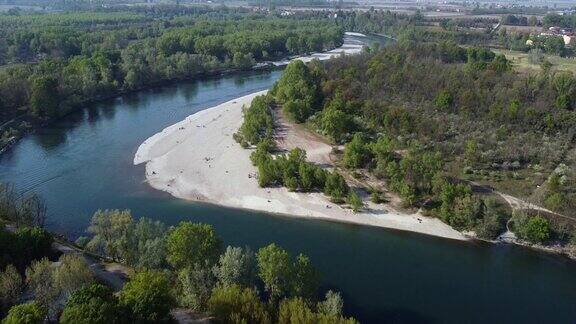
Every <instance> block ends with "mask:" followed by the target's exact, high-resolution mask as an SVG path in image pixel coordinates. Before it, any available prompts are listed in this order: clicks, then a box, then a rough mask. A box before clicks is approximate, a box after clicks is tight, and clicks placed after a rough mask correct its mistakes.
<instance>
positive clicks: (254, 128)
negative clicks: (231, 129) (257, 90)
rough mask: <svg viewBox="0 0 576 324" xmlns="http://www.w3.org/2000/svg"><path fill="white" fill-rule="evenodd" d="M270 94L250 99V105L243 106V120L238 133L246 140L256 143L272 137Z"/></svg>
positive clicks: (272, 123)
mask: <svg viewBox="0 0 576 324" xmlns="http://www.w3.org/2000/svg"><path fill="white" fill-rule="evenodd" d="M271 104H272V98H271V97H270V96H258V97H256V98H254V99H253V100H252V103H251V104H250V107H248V108H244V110H243V112H244V121H243V122H242V126H240V130H239V131H238V134H239V135H240V136H241V138H242V139H243V140H245V141H246V142H248V143H250V144H253V145H256V144H259V143H261V142H263V141H266V140H268V143H269V140H270V139H271V138H272V133H273V130H274V121H273V120H272V113H271V111H270V105H271Z"/></svg>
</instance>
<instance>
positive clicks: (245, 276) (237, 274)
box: [214, 246, 257, 287]
mask: <svg viewBox="0 0 576 324" xmlns="http://www.w3.org/2000/svg"><path fill="white" fill-rule="evenodd" d="M214 274H215V276H216V278H217V279H218V283H219V284H220V285H223V286H230V285H233V284H237V285H239V286H241V287H252V286H254V284H255V281H256V275H257V267H256V256H255V255H254V253H253V252H252V251H251V250H250V248H248V247H247V248H245V249H242V248H240V247H231V246H228V247H227V248H226V251H225V252H224V253H223V254H222V255H221V256H220V259H219V260H218V264H217V265H216V267H215V268H214Z"/></svg>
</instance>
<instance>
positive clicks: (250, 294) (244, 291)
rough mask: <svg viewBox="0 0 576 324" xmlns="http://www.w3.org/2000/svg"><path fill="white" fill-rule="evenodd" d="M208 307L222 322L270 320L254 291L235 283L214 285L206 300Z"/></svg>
mask: <svg viewBox="0 0 576 324" xmlns="http://www.w3.org/2000/svg"><path fill="white" fill-rule="evenodd" d="M208 309H209V311H210V313H211V314H212V315H213V316H214V317H216V318H217V319H218V320H219V321H220V322H222V323H235V324H240V323H255V324H267V323H271V322H272V321H271V319H270V316H269V315H268V312H267V311H266V306H265V305H264V303H262V301H261V300H260V298H258V294H257V293H256V291H255V290H254V289H253V288H242V287H240V286H238V285H235V284H232V285H229V286H220V287H216V288H215V289H214V290H213V291H212V295H211V296H210V300H209V301H208Z"/></svg>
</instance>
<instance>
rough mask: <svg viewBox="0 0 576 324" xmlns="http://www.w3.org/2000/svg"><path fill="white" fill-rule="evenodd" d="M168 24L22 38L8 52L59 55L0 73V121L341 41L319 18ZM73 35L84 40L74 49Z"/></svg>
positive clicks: (36, 116) (38, 117)
mask: <svg viewBox="0 0 576 324" xmlns="http://www.w3.org/2000/svg"><path fill="white" fill-rule="evenodd" d="M46 16H49V15H46ZM112 17H115V18H118V17H116V16H114V15H112ZM97 18H98V15H96V16H95V19H96V20H95V21H98V20H97ZM180 18H183V17H180ZM39 19H40V18H39ZM86 19H88V18H86ZM118 19H120V21H121V20H122V19H123V18H118ZM89 21H90V23H94V21H92V20H89ZM112 21H114V19H112ZM188 23H190V24H191V25H187V24H188ZM174 24H175V26H174V27H173V28H168V29H167V28H160V29H156V27H155V26H161V25H162V23H161V21H155V22H154V23H153V24H152V25H147V26H145V27H142V28H140V27H138V28H136V27H135V28H136V29H135V30H133V29H132V28H133V27H129V28H128V29H126V28H120V29H118V30H115V29H112V30H107V29H106V28H104V29H97V30H96V32H92V31H90V29H87V30H81V31H76V30H71V31H69V32H67V33H60V32H50V31H49V29H47V30H48V31H43V32H42V34H41V39H44V40H45V41H46V42H47V44H50V45H46V44H45V43H43V42H36V41H34V40H35V39H36V38H32V39H28V38H26V37H24V38H22V39H21V41H22V43H20V44H17V45H10V46H9V48H15V47H16V48H18V49H22V48H25V49H26V50H24V52H26V53H28V52H29V50H30V48H36V49H35V50H34V51H32V52H33V53H34V52H35V51H41V52H42V53H44V51H45V50H46V51H48V52H50V53H52V52H53V51H56V52H57V53H61V54H62V55H55V56H54V55H52V54H51V55H50V56H53V57H54V58H46V59H42V60H41V61H40V62H39V63H37V64H17V65H10V66H7V67H5V68H3V69H1V70H0V115H1V118H2V120H5V121H6V120H9V119H11V118H14V117H16V116H17V115H20V116H22V115H23V116H24V117H27V118H28V119H29V120H28V121H46V120H50V119H52V118H57V117H59V116H62V115H64V114H66V113H68V112H69V111H71V110H72V109H74V108H75V107H77V106H79V105H80V104H82V103H85V102H87V101H91V100H98V99H100V98H105V97H109V96H112V95H115V94H118V93H121V92H123V91H127V90H134V89H140V88H144V87H148V86H152V85H155V84H159V83H162V82H166V81H172V80H180V79H189V78H193V77H196V76H199V75H204V74H207V73H216V72H219V71H225V70H228V69H247V68H251V67H252V66H253V65H254V64H255V63H256V62H257V61H262V60H271V59H275V58H278V57H281V56H285V55H291V54H299V53H305V52H312V51H321V50H324V49H331V48H333V47H336V46H338V45H340V44H341V42H342V38H343V33H342V30H341V29H340V28H338V27H337V26H336V25H334V24H331V23H329V22H327V21H326V20H324V19H305V18H303V19H299V18H294V19H282V18H273V17H263V16H262V17H246V16H243V17H239V18H238V17H229V18H228V19H226V18H225V17H224V18H222V19H221V20H218V19H216V20H215V21H208V20H203V19H197V20H194V21H192V22H186V23H183V22H182V20H178V22H177V23H174ZM44 32H46V33H47V34H44ZM70 33H71V34H72V36H70ZM75 34H78V35H79V36H78V37H81V38H85V40H84V41H82V42H78V39H76V38H75V36H74V35H75ZM45 36H48V38H46V37H45ZM68 36H70V37H71V38H68ZM62 37H64V38H65V39H62ZM94 37H96V38H97V39H94ZM50 39H53V40H54V41H50ZM23 44H24V45H23ZM35 44H36V45H35ZM46 46H49V47H50V48H52V49H53V50H52V49H51V50H48V49H47V47H46ZM79 46H81V48H80V47H79ZM19 51H20V50H16V52H19ZM25 56H26V55H25ZM21 126H22V127H20V128H25V127H28V124H27V123H22V124H21ZM15 128H16V129H17V128H19V127H18V126H16V127H15ZM14 135H18V133H17V132H16V131H8V132H6V133H4V134H3V140H4V141H5V142H7V141H9V140H11V137H12V136H14Z"/></svg>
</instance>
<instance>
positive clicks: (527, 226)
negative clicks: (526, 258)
mask: <svg viewBox="0 0 576 324" xmlns="http://www.w3.org/2000/svg"><path fill="white" fill-rule="evenodd" d="M519 225H520V229H519V234H520V236H521V237H522V238H524V239H526V240H528V241H530V242H533V243H544V242H546V241H547V240H548V239H549V238H550V222H549V221H548V220H547V219H545V218H543V217H541V216H533V217H528V219H527V220H526V221H525V222H523V223H520V224H519Z"/></svg>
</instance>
